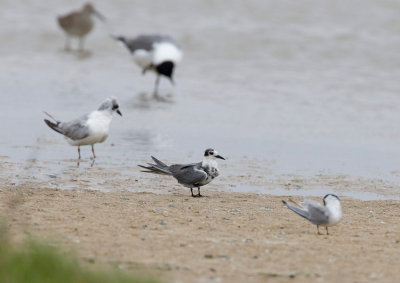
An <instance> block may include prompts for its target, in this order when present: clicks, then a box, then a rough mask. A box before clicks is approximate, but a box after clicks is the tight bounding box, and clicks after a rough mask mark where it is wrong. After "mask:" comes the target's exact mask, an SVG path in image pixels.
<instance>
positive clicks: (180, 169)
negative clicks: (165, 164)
mask: <svg viewBox="0 0 400 283" xmlns="http://www.w3.org/2000/svg"><path fill="white" fill-rule="evenodd" d="M170 170H171V172H172V175H173V176H174V177H175V178H176V179H177V180H178V182H179V183H181V184H198V183H200V182H202V181H204V180H205V179H207V173H206V172H204V171H203V170H201V169H200V168H198V164H189V165H172V166H170Z"/></svg>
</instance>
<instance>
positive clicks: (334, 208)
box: [282, 194, 342, 235]
mask: <svg viewBox="0 0 400 283" xmlns="http://www.w3.org/2000/svg"><path fill="white" fill-rule="evenodd" d="M282 202H283V204H284V205H285V206H286V207H287V208H289V209H290V210H292V211H294V212H295V213H297V214H298V215H300V216H301V217H304V218H305V219H307V220H308V221H310V222H311V223H312V224H314V225H317V231H318V234H319V235H320V234H321V233H320V232H319V226H325V228H326V234H327V235H329V232H328V227H329V226H333V225H336V224H337V223H339V221H340V220H341V219H342V207H341V205H340V200H339V198H338V197H337V196H336V195H333V194H327V195H326V196H324V198H323V202H324V205H323V206H322V205H320V204H319V203H318V202H315V201H312V200H305V202H304V204H305V205H304V206H303V207H296V206H292V205H290V204H288V203H287V202H286V201H284V200H282ZM296 205H297V204H296Z"/></svg>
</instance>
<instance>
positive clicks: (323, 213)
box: [306, 200, 329, 225]
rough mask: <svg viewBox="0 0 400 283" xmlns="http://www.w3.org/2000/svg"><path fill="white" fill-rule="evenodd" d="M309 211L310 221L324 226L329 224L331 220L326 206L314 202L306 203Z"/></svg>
mask: <svg viewBox="0 0 400 283" xmlns="http://www.w3.org/2000/svg"><path fill="white" fill-rule="evenodd" d="M306 204H307V210H308V214H309V220H310V221H311V222H312V223H314V224H316V225H322V224H326V223H328V220H329V212H328V209H327V208H326V207H325V206H322V205H320V204H319V203H317V202H314V201H308V200H307V201H306Z"/></svg>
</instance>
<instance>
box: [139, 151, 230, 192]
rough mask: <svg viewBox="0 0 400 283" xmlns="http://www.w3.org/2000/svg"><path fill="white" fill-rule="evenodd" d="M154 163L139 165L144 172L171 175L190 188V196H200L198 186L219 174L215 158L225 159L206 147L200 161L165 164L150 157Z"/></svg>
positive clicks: (205, 183)
mask: <svg viewBox="0 0 400 283" xmlns="http://www.w3.org/2000/svg"><path fill="white" fill-rule="evenodd" d="M151 158H152V159H153V160H154V162H155V163H156V164H151V163H148V165H149V166H142V165H139V166H140V167H142V168H144V169H146V171H142V172H146V173H155V174H164V175H172V176H173V177H174V178H175V179H176V180H177V181H178V183H179V184H182V185H184V186H185V187H187V188H190V191H191V193H192V197H201V196H202V195H201V194H200V187H201V186H204V185H207V184H208V183H210V182H211V181H212V180H214V178H216V177H217V176H218V175H219V170H218V164H217V158H219V159H223V160H225V158H223V157H222V156H221V155H219V154H218V152H217V151H216V150H214V149H212V148H209V149H206V151H205V152H204V158H203V161H202V162H198V163H191V164H174V165H170V166H168V165H166V164H165V163H163V162H161V161H160V160H158V159H157V158H155V157H153V156H152V157H151ZM196 187H197V190H198V194H197V195H194V194H193V188H196Z"/></svg>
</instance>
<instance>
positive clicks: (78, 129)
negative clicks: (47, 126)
mask: <svg viewBox="0 0 400 283" xmlns="http://www.w3.org/2000/svg"><path fill="white" fill-rule="evenodd" d="M85 121H86V120H85V117H82V118H80V119H76V120H73V121H71V122H66V123H61V124H60V126H59V128H60V129H61V130H62V133H63V135H64V136H66V137H68V138H70V139H71V140H81V139H84V138H86V137H88V136H89V133H90V131H89V127H88V126H87V125H86V123H85Z"/></svg>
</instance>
